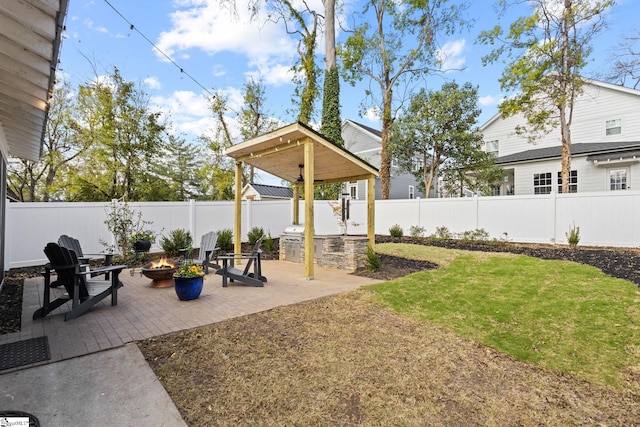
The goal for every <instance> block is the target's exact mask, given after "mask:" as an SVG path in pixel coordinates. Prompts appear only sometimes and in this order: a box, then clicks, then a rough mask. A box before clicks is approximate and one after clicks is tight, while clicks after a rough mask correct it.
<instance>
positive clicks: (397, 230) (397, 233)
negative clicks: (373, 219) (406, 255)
mask: <svg viewBox="0 0 640 427" xmlns="http://www.w3.org/2000/svg"><path fill="white" fill-rule="evenodd" d="M403 233H404V232H403V231H402V227H400V226H399V225H398V224H394V225H392V226H391V228H389V234H390V235H391V237H402V235H403Z"/></svg>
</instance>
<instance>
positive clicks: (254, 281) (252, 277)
mask: <svg viewBox="0 0 640 427" xmlns="http://www.w3.org/2000/svg"><path fill="white" fill-rule="evenodd" d="M263 240H264V237H261V238H260V239H258V241H256V244H255V246H254V247H253V250H252V251H251V253H241V254H232V253H229V254H226V255H222V256H219V257H218V260H221V261H222V268H220V269H219V270H218V271H216V274H219V275H221V276H222V286H223V287H225V288H226V287H227V281H231V282H233V281H236V280H237V281H238V282H240V283H244V284H245V285H249V286H256V287H263V286H264V283H265V282H266V281H267V278H266V277H264V276H263V275H262V263H261V262H260V254H261V253H262V249H260V245H262V241H263ZM238 259H244V260H247V265H246V266H245V268H244V270H240V269H238V268H235V267H234V262H235V260H238ZM252 266H253V271H250V270H251V267H252Z"/></svg>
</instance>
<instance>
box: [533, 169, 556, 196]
mask: <svg viewBox="0 0 640 427" xmlns="http://www.w3.org/2000/svg"><path fill="white" fill-rule="evenodd" d="M551 188H552V184H551V172H545V173H534V174H533V194H550V193H551Z"/></svg>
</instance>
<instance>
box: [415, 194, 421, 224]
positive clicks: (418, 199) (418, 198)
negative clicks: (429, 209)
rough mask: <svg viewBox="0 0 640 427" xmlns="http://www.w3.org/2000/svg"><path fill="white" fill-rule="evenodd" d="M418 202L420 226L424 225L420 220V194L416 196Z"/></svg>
mask: <svg viewBox="0 0 640 427" xmlns="http://www.w3.org/2000/svg"><path fill="white" fill-rule="evenodd" d="M416 203H417V204H418V225H417V226H418V227H422V222H421V221H420V196H418V197H416Z"/></svg>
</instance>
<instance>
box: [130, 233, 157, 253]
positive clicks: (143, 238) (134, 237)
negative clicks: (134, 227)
mask: <svg viewBox="0 0 640 427" xmlns="http://www.w3.org/2000/svg"><path fill="white" fill-rule="evenodd" d="M155 241H156V234H155V233H154V232H153V231H151V230H140V231H137V232H135V233H132V234H131V243H132V244H133V250H134V251H136V252H149V249H151V244H153V243H154V242H155Z"/></svg>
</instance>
